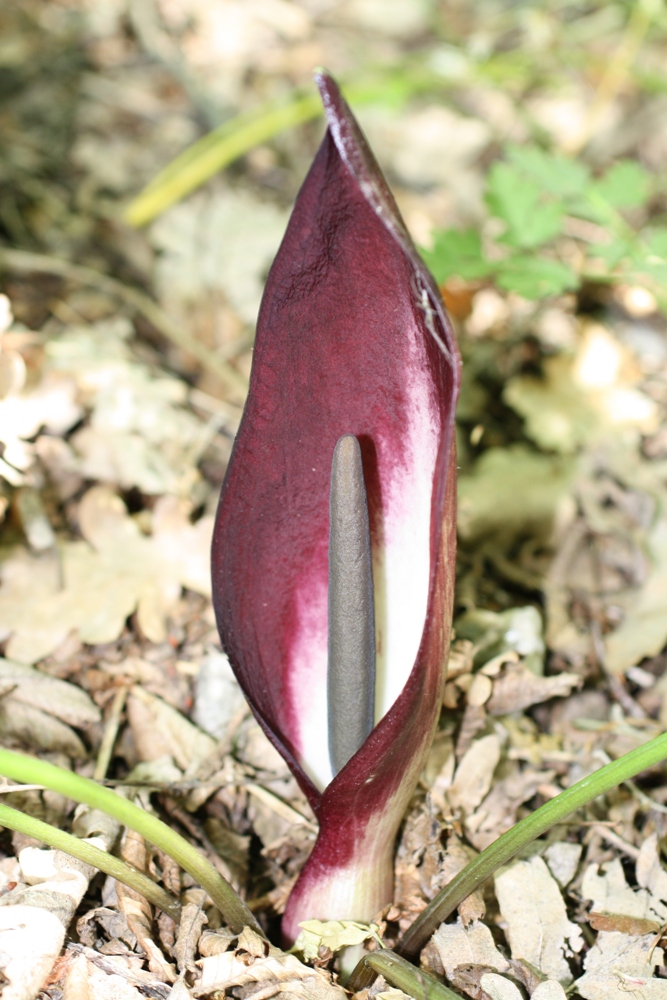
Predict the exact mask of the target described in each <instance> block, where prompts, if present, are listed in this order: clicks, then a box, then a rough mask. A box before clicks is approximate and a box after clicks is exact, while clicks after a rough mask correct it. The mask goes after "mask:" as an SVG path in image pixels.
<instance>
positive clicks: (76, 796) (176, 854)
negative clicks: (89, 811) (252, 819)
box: [0, 749, 265, 937]
mask: <svg viewBox="0 0 667 1000" xmlns="http://www.w3.org/2000/svg"><path fill="white" fill-rule="evenodd" d="M0 774H2V775H4V776H5V777H7V778H12V779H13V780H14V781H25V782H35V783H37V782H39V783H41V784H43V785H44V786H45V787H46V788H50V789H51V790H52V791H54V792H60V794H61V795H64V796H65V797H66V798H68V799H73V800H74V802H83V803H85V805H88V806H91V807H92V808H93V809H100V810H101V811H102V812H104V813H106V814H107V815H108V816H112V817H113V818H114V819H117V820H118V821H119V822H120V823H122V824H123V825H124V826H127V827H129V828H130V830H135V831H136V832H137V833H140V834H141V835H142V837H145V839H146V840H147V841H148V842H149V843H151V844H154V845H155V847H159V848H160V850H162V851H164V853H165V854H168V855H169V857H171V858H173V859H174V861H176V862H177V863H178V864H179V865H180V866H181V867H182V868H183V869H184V870H185V871H187V872H189V874H190V875H192V877H193V878H194V879H195V880H196V881H197V882H198V883H199V885H200V886H201V887H202V889H205V890H206V892H207V893H208V894H209V896H210V897H211V899H212V900H213V903H214V904H215V906H217V907H218V909H219V910H220V912H221V913H222V916H223V917H224V919H225V921H226V922H227V924H228V925H229V927H230V928H231V929H232V930H233V931H234V932H235V933H237V934H239V933H240V932H241V931H242V930H243V928H244V927H246V926H247V927H252V929H253V930H254V931H256V932H257V933H258V934H259V935H261V936H262V937H264V936H265V935H264V931H263V930H262V928H261V927H260V926H259V924H258V923H257V920H256V919H255V917H254V916H253V914H252V913H251V912H250V910H249V909H248V907H247V906H246V904H245V903H244V902H243V900H242V899H241V898H240V896H238V895H237V893H236V892H235V891H234V889H233V888H232V886H231V885H230V884H229V882H228V881H227V880H226V879H225V878H223V876H222V875H220V873H219V872H217V871H216V870H215V868H214V867H213V865H212V864H211V863H210V861H208V860H207V859H206V858H204V857H202V855H201V854H200V853H199V851H198V850H197V849H196V848H195V847H193V846H192V844H189V843H188V841H187V840H185V839H184V838H183V837H181V836H180V835H179V834H178V833H176V831H175V830H172V829H171V828H170V827H168V826H167V824H166V823H163V822H162V820H159V819H158V818H157V816H152V815H151V814H150V813H148V812H146V811H145V810H143V809H140V808H139V807H138V806H135V805H134V803H132V802H128V800H127V799H124V798H121V796H120V795H116V793H115V792H112V791H110V789H108V788H103V787H102V786H101V785H98V784H97V783H96V782H94V781H91V780H90V779H89V778H82V777H81V776H80V775H78V774H73V773H72V772H71V771H66V770H65V769H64V768H62V767H56V766H55V764H49V763H48V762H47V761H44V760H39V759H38V758H37V757H29V756H28V755H27V754H22V753H16V752H14V751H13V750H4V749H0Z"/></svg>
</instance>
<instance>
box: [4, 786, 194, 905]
mask: <svg viewBox="0 0 667 1000" xmlns="http://www.w3.org/2000/svg"><path fill="white" fill-rule="evenodd" d="M0 826H5V827H7V828H8V829H10V830H18V832H19V833H25V834H26V835H27V836H28V837H34V838H35V840H41V841H42V843H44V844H48V845H49V847H54V848H55V849H56V850H58V851H63V852H64V853H65V854H69V855H71V857H73V858H78V860H79V861H84V862H85V863H86V864H87V865H92V867H93V868H97V869H98V870H99V871H101V872H104V874H105V875H112V876H113V877H114V878H115V879H117V880H118V881H119V882H122V883H123V884H124V885H128V886H129V887H130V889H134V890H136V892H138V893H140V894H141V895H142V896H144V897H145V898H146V899H147V900H148V902H149V903H152V904H153V906H157V907H158V908H159V909H160V910H162V911H163V912H164V913H168V914H169V916H170V917H171V918H172V920H174V921H175V922H176V923H178V921H179V920H180V919H181V907H180V904H179V903H178V900H176V899H174V897H173V896H171V895H170V894H169V893H168V892H165V890H164V889H162V888H161V887H160V886H159V885H156V884H155V882H153V880H152V879H150V878H149V877H148V876H147V875H144V873H143V872H140V871H137V870H136V868H132V867H130V865H126V864H125V862H124V861H121V860H120V859H119V858H114V857H113V855H111V854H107V853H106V851H101V850H100V848H99V847H95V846H94V844H87V843H86V841H85V840H79V838H78V837H73V836H72V834H71V833H65V831H64V830H58V829H57V828H56V827H54V826H51V825H50V824H49V823H43V822H42V820H41V819H35V818H34V817H33V816H26V814H25V813H22V812H20V811H19V810H18V809H12V808H11V807H10V806H6V805H4V804H2V803H0Z"/></svg>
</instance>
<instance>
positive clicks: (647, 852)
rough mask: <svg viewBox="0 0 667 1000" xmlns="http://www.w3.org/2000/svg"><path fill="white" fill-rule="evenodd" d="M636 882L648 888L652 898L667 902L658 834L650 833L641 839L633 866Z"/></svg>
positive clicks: (665, 880) (665, 879)
mask: <svg viewBox="0 0 667 1000" xmlns="http://www.w3.org/2000/svg"><path fill="white" fill-rule="evenodd" d="M635 871H636V875H637V882H638V883H639V885H640V886H642V888H644V889H648V891H649V892H650V893H651V896H653V897H654V900H660V901H662V902H667V871H665V869H664V868H663V866H662V864H661V863H660V855H659V854H658V835H657V833H652V834H651V835H650V836H649V837H647V838H646V839H645V840H643V841H642V844H641V847H640V848H639V857H638V858H637V863H636V866H635Z"/></svg>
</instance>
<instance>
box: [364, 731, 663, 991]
mask: <svg viewBox="0 0 667 1000" xmlns="http://www.w3.org/2000/svg"><path fill="white" fill-rule="evenodd" d="M666 759H667V733H663V735H662V736H657V737H656V738H655V739H653V740H650V741H649V742H648V743H645V744H644V745H643V746H641V747H637V749H636V750H631V751H630V753H626V754H624V755H623V756H622V757H619V758H618V760H614V761H612V762H611V763H610V764H606V765H605V766H604V767H601V768H600V769H599V771H594V772H593V774H589V775H588V776H587V777H586V778H583V779H582V780H581V781H578V782H577V783H576V784H575V785H572V787H571V788H567V789H566V790H565V791H564V792H561V793H560V795H557V796H556V798H554V799H551V801H550V802H545V804H544V805H543V806H540V808H539V809H537V810H536V811H535V812H534V813H532V815H530V816H526V818H525V819H522V820H521V821H520V822H519V823H516V824H515V825H514V826H513V827H512V829H511V830H508V831H507V833H504V834H503V835H502V836H501V837H499V838H498V840H496V841H494V843H493V844H491V846H490V847H487V848H486V850H484V851H482V853H481V854H478V855H477V857H476V858H474V860H473V861H471V862H470V863H469V864H467V865H466V867H465V868H464V869H463V871H461V872H459V874H458V875H456V876H455V877H454V878H453V879H452V881H451V882H449V883H448V884H447V885H446V886H445V887H444V889H442V890H441V891H440V892H439V893H438V895H437V896H436V897H435V899H433V900H432V901H431V902H430V903H429V904H428V906H427V907H426V909H425V910H423V912H422V913H421V914H420V915H419V916H418V917H417V919H416V920H415V921H414V923H413V924H412V925H411V926H410V927H409V928H408V929H407V931H406V932H405V934H403V936H402V937H401V938H400V939H399V941H398V944H397V945H396V949H395V950H396V953H397V954H398V955H401V956H403V957H406V958H413V957H414V956H416V955H417V954H418V953H419V952H420V951H421V949H422V948H423V947H424V945H425V944H426V942H427V941H428V940H429V938H430V937H431V935H432V934H433V933H434V932H435V931H436V930H437V928H438V927H439V926H440V924H441V923H442V922H443V921H444V920H446V919H447V917H449V916H450V915H451V914H452V913H453V912H454V910H456V908H457V907H458V906H459V905H460V904H461V903H462V902H463V900H464V899H467V897H468V896H469V895H470V894H471V893H472V892H474V891H475V890H476V889H478V888H479V887H480V885H482V884H483V883H484V882H486V880H487V879H488V878H490V877H491V875H493V874H494V872H496V871H498V869H499V868H501V867H502V865H505V864H507V862H508V861H511V860H512V858H513V857H515V856H516V855H517V854H518V853H519V851H521V850H523V849H524V847H527V846H528V844H531V843H532V842H533V841H534V840H537V838H538V837H541V836H542V834H544V833H546V832H547V830H549V829H551V827H552V826H555V825H556V824H557V823H560V822H561V821H562V820H563V819H565V818H566V817H567V816H569V815H570V814H571V813H573V812H575V811H576V810H577V809H581V808H582V807H583V806H585V805H587V804H588V803H589V802H592V800H593V799H596V798H597V797H598V796H599V795H604V793H605V792H608V791H610V789H612V788H616V787H617V786H618V785H621V784H623V783H624V782H626V781H628V780H629V779H630V778H634V777H635V775H637V774H640V773H641V772H642V771H646V770H647V769H648V768H650V767H653V766H654V765H656V764H660V763H661V762H662V761H664V760H666ZM374 978H375V974H374V973H373V972H372V970H370V969H369V968H368V966H367V965H366V966H365V965H364V963H363V960H362V961H361V962H360V963H359V964H358V965H357V967H356V969H355V970H354V972H353V973H352V976H351V977H350V980H349V982H348V988H349V989H353V990H354V991H355V992H358V991H359V990H362V989H365V988H367V987H368V986H369V985H370V984H371V983H372V982H373V979H374Z"/></svg>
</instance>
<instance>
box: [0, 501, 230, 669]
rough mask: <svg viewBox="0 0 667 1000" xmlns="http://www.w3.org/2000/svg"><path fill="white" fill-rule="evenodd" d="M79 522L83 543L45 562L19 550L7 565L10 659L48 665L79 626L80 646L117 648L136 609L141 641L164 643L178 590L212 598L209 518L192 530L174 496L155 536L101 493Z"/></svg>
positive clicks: (2, 593) (4, 593)
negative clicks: (46, 660) (44, 661)
mask: <svg viewBox="0 0 667 1000" xmlns="http://www.w3.org/2000/svg"><path fill="white" fill-rule="evenodd" d="M79 520H80V526H81V532H82V534H83V536H84V539H85V540H84V541H79V542H63V543H61V544H60V545H59V548H58V552H57V553H55V554H48V555H42V556H34V555H30V554H28V553H27V552H26V551H25V550H23V549H16V550H14V551H13V553H12V554H11V555H10V556H9V557H8V559H7V560H6V561H5V562H4V564H3V565H2V582H3V586H2V589H1V590H0V636H1V637H2V638H3V639H4V638H9V641H8V643H7V655H8V657H9V658H10V659H13V660H17V661H19V662H21V663H33V662H35V661H36V660H39V659H42V658H43V657H45V656H47V655H48V654H49V653H51V652H53V650H54V649H55V648H56V647H57V646H58V645H59V644H60V643H61V642H63V640H64V639H65V638H66V637H67V636H68V634H69V633H70V632H71V631H73V630H74V631H77V632H78V634H79V637H80V638H81V639H82V640H83V641H84V642H88V643H105V642H113V641H114V640H115V639H117V638H118V636H119V635H120V634H121V632H122V630H123V628H124V625H125V621H126V619H127V618H128V616H129V615H131V614H132V613H133V612H134V611H137V615H138V621H139V626H140V628H141V630H142V632H143V633H144V635H145V636H146V637H147V638H148V639H150V640H151V641H153V642H161V641H163V640H164V638H165V637H166V623H165V619H166V616H167V614H168V612H169V610H170V609H171V608H172V607H173V605H174V604H175V602H176V601H177V600H178V598H179V596H180V593H181V588H182V587H189V588H190V589H191V590H194V591H196V592H198V593H200V594H204V595H208V593H209V592H210V580H209V569H208V563H209V548H210V539H211V531H212V520H211V519H209V518H202V519H201V520H200V521H198V522H197V523H196V524H194V525H193V524H190V522H189V520H188V516H187V505H185V504H181V502H180V501H178V500H176V499H175V498H174V497H162V498H161V499H160V500H159V501H158V503H157V505H156V508H155V511H154V517H153V525H154V530H153V534H152V535H151V536H150V537H148V536H145V535H143V534H142V533H141V531H140V530H139V527H138V525H137V523H136V522H135V521H134V520H133V519H132V518H131V517H129V516H128V513H127V509H126V507H125V504H124V503H123V501H122V500H121V499H120V497H117V496H116V495H115V494H114V493H112V492H111V491H110V490H108V489H106V488H105V487H93V488H92V489H90V490H89V491H88V493H86V495H85V496H84V498H83V500H82V501H81V504H80V507H79Z"/></svg>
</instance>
